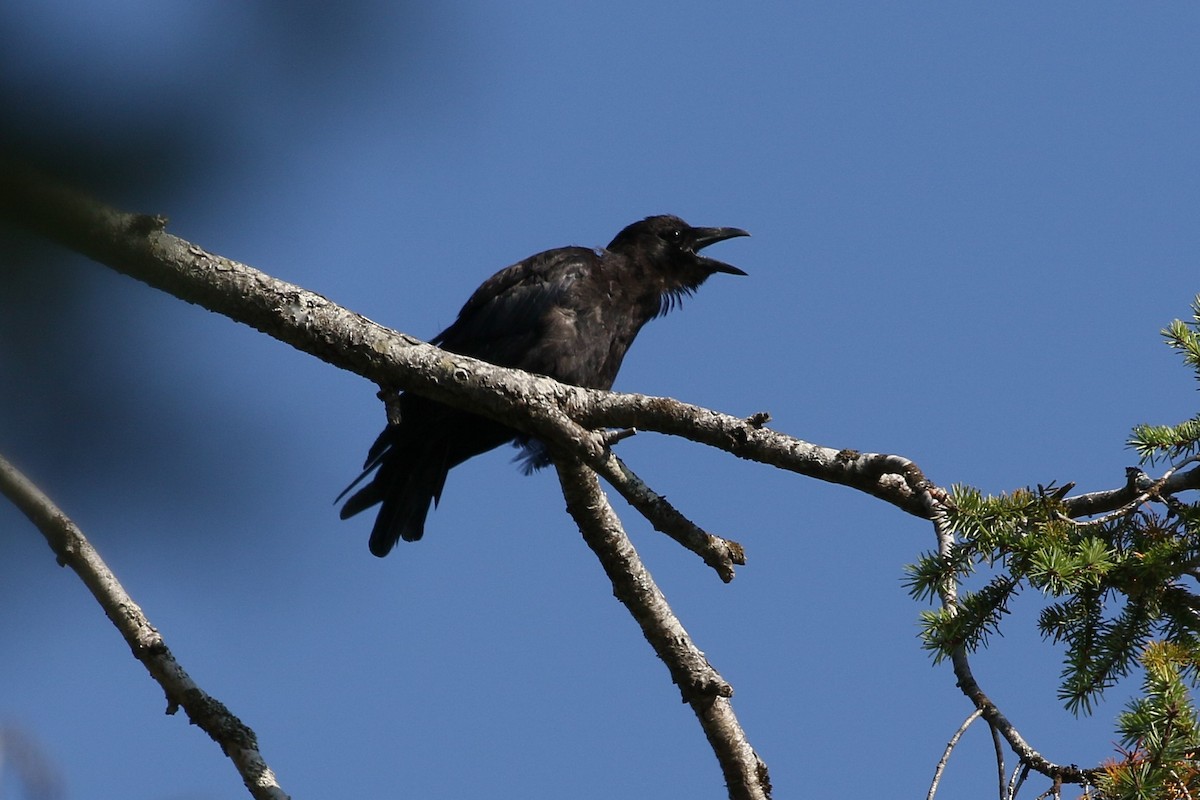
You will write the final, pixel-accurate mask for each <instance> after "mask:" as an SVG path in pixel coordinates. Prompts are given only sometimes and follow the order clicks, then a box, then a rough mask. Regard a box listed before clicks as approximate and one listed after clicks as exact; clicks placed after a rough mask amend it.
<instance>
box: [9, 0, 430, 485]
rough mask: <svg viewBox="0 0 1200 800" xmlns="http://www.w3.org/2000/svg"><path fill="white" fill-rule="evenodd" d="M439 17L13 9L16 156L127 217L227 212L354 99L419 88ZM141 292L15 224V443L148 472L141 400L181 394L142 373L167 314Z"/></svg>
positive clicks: (328, 10) (224, 9)
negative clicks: (260, 175)
mask: <svg viewBox="0 0 1200 800" xmlns="http://www.w3.org/2000/svg"><path fill="white" fill-rule="evenodd" d="M430 8H431V7H429V6H426V5H424V4H416V3H411V4H409V3H399V4H397V3H386V2H346V3H338V4H327V3H319V2H313V1H312V0H306V1H305V2H283V0H273V1H272V2H259V3H245V4H236V3H207V4H205V3H200V4H175V5H169V6H164V7H156V6H146V5H144V4H123V3H104V4H73V3H66V2H48V3H4V4H0V42H4V46H3V47H0V109H4V111H3V112H0V157H2V158H9V159H16V160H20V161H26V162H30V163H32V164H34V165H35V166H37V167H39V168H40V169H42V170H43V171H45V172H47V173H49V174H51V175H53V176H55V177H57V178H61V179H65V180H66V181H68V182H70V183H73V184H75V185H78V186H81V187H83V188H85V189H87V190H89V191H91V192H92V193H93V194H94V195H95V196H96V197H97V198H99V199H101V200H103V201H105V202H108V203H110V204H112V205H115V206H117V207H119V208H122V209H123V210H129V211H149V212H155V213H159V212H165V213H167V214H168V215H169V214H170V213H171V212H172V211H173V210H175V209H178V208H180V207H182V206H186V204H187V203H188V202H189V200H191V201H192V202H195V201H196V200H197V198H201V197H203V198H205V200H204V202H213V201H211V200H208V199H207V198H216V200H218V201H219V200H220V199H222V191H223V190H222V187H226V188H225V190H224V191H225V195H224V196H226V197H228V196H232V195H233V194H234V193H235V192H236V189H235V188H233V187H235V186H236V180H237V179H241V180H243V181H244V180H248V179H251V178H249V177H248V170H246V169H245V165H246V164H248V163H252V162H253V161H254V159H255V158H256V157H257V156H261V154H263V153H264V152H271V151H272V147H273V140H274V141H275V142H277V141H278V140H280V139H283V138H286V137H288V136H294V135H295V133H294V129H295V128H296V127H297V126H299V125H301V124H302V123H303V122H304V121H305V120H312V119H320V118H324V117H326V115H331V114H338V113H339V112H341V111H343V110H344V108H345V104H346V102H347V101H346V100H345V98H346V97H347V96H348V95H349V94H350V93H349V92H347V91H346V89H347V87H349V86H355V87H359V88H361V87H362V84H363V83H364V82H368V83H369V82H370V81H371V80H372V78H373V77H374V78H375V79H377V80H379V82H380V84H381V86H380V87H379V88H380V90H381V91H387V92H390V93H403V92H405V91H406V89H408V88H411V84H412V82H413V81H415V80H417V78H416V77H414V76H417V75H418V74H419V72H420V69H419V67H420V62H421V60H422V59H423V55H422V54H423V53H427V52H428V48H429V47H431V46H432V45H431V42H432V41H433V40H434V39H436V38H437V37H434V36H430V35H429V29H430V25H431V23H432V22H433V21H434V20H433V19H432V16H431V15H432V14H434V13H436V12H433V11H430V10H429V9H430ZM397 56H400V57H401V58H400V61H401V64H400V67H399V68H397V67H396V60H397ZM380 75H383V76H385V77H383V78H380V77H379V76H380ZM406 81H408V84H406ZM360 96H361V95H360ZM227 184H232V186H227ZM176 232H177V233H179V234H180V235H184V236H187V235H188V234H187V232H186V231H176ZM228 255H231V256H233V257H237V255H238V254H237V253H229V254H228ZM130 292H131V288H130V284H129V283H128V282H127V281H126V280H125V279H118V278H116V277H115V276H113V275H112V274H111V273H106V271H105V270H104V268H102V267H98V266H96V265H94V264H91V263H89V262H88V261H87V260H85V259H83V258H81V257H79V256H76V255H74V254H72V253H69V252H66V251H64V250H62V249H60V248H58V247H55V246H53V245H50V244H48V243H46V242H43V241H40V240H38V239H37V238H36V237H33V236H31V235H28V234H26V233H24V232H22V231H16V230H11V229H5V228H3V227H2V226H0V442H7V443H8V445H9V446H10V447H11V446H13V445H14V444H17V443H19V444H20V446H19V447H17V448H16V450H18V451H20V450H23V449H24V450H28V449H29V447H30V446H33V447H36V448H37V449H38V450H47V451H51V452H55V453H58V454H59V455H58V456H57V458H56V459H55V460H62V461H63V462H64V463H63V467H64V468H68V469H69V468H70V467H72V466H73V461H74V459H73V458H72V457H71V454H72V452H74V451H76V449H85V450H86V449H88V448H94V447H99V448H103V449H104V451H105V452H106V453H108V454H109V455H110V456H111V455H115V456H117V457H121V456H122V454H127V455H125V456H124V457H126V458H130V459H133V458H136V455H135V454H136V450H137V449H136V448H135V447H128V446H124V444H126V443H125V442H124V441H123V438H122V437H127V436H129V435H130V432H131V431H134V429H136V428H137V427H138V426H137V422H138V415H139V412H140V409H139V408H138V403H137V402H135V400H137V399H138V398H139V392H144V391H147V387H154V386H155V385H156V381H157V382H158V385H159V386H161V384H163V383H167V382H168V381H164V380H163V378H162V376H156V375H154V374H152V370H151V369H148V368H146V367H145V366H144V365H143V364H142V363H141V360H140V359H139V358H138V353H137V341H136V336H135V335H133V333H136V332H138V331H139V330H141V331H142V332H143V333H144V332H148V331H150V330H152V328H151V327H150V326H149V325H148V324H146V323H145V322H144V320H145V319H147V317H145V316H143V315H144V314H151V315H152V314H154V313H155V311H154V309H149V310H148V311H147V310H145V306H147V305H151V304H152V303H150V304H148V303H147V302H146V298H145V295H137V294H135V295H134V298H135V300H130V298H129V294H130ZM136 298H140V300H137V299H136ZM114 301H115V302H116V308H115V310H114V309H113V308H111V305H112V303H113V302H114ZM184 308H185V306H183V305H179V309H180V313H182V310H183V309H184ZM157 313H159V314H160V315H161V313H162V311H161V309H160V310H159V311H158V312H157ZM149 318H150V319H153V317H152V316H151V317H149ZM115 321H117V322H119V323H120V324H119V325H118V326H117V327H121V328H122V330H120V331H114V330H113V328H114V322H115ZM139 323H141V324H139ZM131 331H132V333H131ZM122 334H123V335H124V336H125V339H126V341H124V342H122V341H121V336H122ZM110 338H113V339H116V341H114V342H107V343H106V339H110ZM130 343H132V345H133V346H130ZM122 345H124V347H125V349H124V350H120V349H119V348H120V347H121V346H122ZM172 388H176V389H178V387H172ZM32 398H36V400H32ZM228 402H229V403H230V405H231V406H232V405H235V404H236V402H237V399H236V398H235V397H230V398H229V400H228ZM167 405H168V406H170V405H171V404H170V403H169V402H168V403H167ZM186 413H187V412H186V411H182V410H181V411H179V414H180V416H181V417H182V416H183V415H185V414H186ZM98 420H103V421H105V423H106V424H99V423H98V422H97V421H98ZM180 422H182V420H180ZM185 427H186V426H185ZM192 427H195V428H197V429H200V428H201V426H198V425H195V424H194V423H193V426H192ZM13 455H14V457H18V456H19V452H17V453H13Z"/></svg>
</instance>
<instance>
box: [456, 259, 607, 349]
mask: <svg viewBox="0 0 1200 800" xmlns="http://www.w3.org/2000/svg"><path fill="white" fill-rule="evenodd" d="M599 258H600V257H599V255H598V254H597V253H596V252H595V251H594V250H590V249H588V248H586V247H562V248H558V249H557V250H547V251H546V252H544V253H538V254H537V255H534V256H530V257H529V258H527V259H525V260H524V261H520V262H518V263H516V264H513V265H512V266H511V267H507V268H506V269H502V270H500V271H499V272H497V273H496V274H495V275H493V276H492V277H491V278H488V279H487V280H486V281H484V283H483V285H481V286H480V287H479V288H478V289H476V290H475V293H474V294H473V295H471V297H470V299H469V300H467V302H466V304H465V305H464V306H463V307H462V310H461V311H459V312H458V319H457V320H455V321H454V324H453V325H451V326H450V327H448V328H446V330H444V331H442V332H441V333H439V334H438V335H437V336H436V337H434V339H433V343H434V344H436V345H438V346H439V347H443V348H445V349H446V350H450V351H451V352H454V353H460V354H462V355H466V356H471V357H473V358H479V359H483V360H484V361H489V362H491V363H493V364H499V365H500V366H506V367H520V368H522V369H528V370H532V371H534V372H545V371H546V370H545V368H543V367H542V366H541V365H539V364H533V363H525V362H526V361H528V358H529V354H530V351H531V349H533V347H534V346H535V345H536V344H537V343H538V341H539V339H540V337H541V336H542V334H543V333H544V332H545V329H546V326H547V325H548V324H550V322H551V317H552V316H553V313H554V312H555V310H556V309H558V310H561V309H562V307H563V306H564V303H565V300H566V298H567V295H568V293H569V290H570V289H571V287H572V286H573V285H575V284H576V282H577V281H579V280H580V278H582V277H584V276H586V275H587V274H588V272H589V270H590V269H592V267H593V266H594V265H595V264H596V263H597V262H598V261H599Z"/></svg>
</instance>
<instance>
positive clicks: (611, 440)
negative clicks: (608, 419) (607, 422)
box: [600, 428, 638, 447]
mask: <svg viewBox="0 0 1200 800" xmlns="http://www.w3.org/2000/svg"><path fill="white" fill-rule="evenodd" d="M637 432H638V431H637V428H621V429H619V430H610V431H605V432H604V433H603V434H602V435H601V437H600V441H601V442H603V443H604V446H605V447H612V446H613V445H614V444H616V443H617V442H619V441H621V440H623V439H628V438H629V437H630V436H636V435H637Z"/></svg>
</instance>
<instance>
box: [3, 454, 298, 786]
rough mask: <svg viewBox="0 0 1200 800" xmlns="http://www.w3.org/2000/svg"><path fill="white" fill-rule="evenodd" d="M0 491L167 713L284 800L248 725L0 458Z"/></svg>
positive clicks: (68, 525) (247, 778) (61, 517)
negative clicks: (90, 603)
mask: <svg viewBox="0 0 1200 800" xmlns="http://www.w3.org/2000/svg"><path fill="white" fill-rule="evenodd" d="M0 493H2V494H4V496H5V497H7V498H8V499H9V500H10V501H12V503H13V505H15V506H16V507H17V508H19V509H20V510H21V512H22V513H23V514H25V516H26V517H28V518H29V521H30V522H32V523H33V524H34V525H35V526H37V528H38V530H40V531H41V532H42V535H43V536H45V537H46V541H47V542H49V544H50V548H51V549H52V550H54V553H55V555H57V556H58V563H59V564H60V565H62V566H67V567H70V568H71V569H72V570H74V571H75V573H76V574H77V575H78V576H79V577H80V579H82V580H83V582H84V584H85V585H86V586H87V587H88V589H89V590H90V591H91V593H92V596H93V597H95V598H96V601H97V602H99V603H100V607H101V608H103V609H104V613H105V614H106V615H108V618H109V620H111V621H112V623H113V625H115V626H116V627H117V630H119V631H120V632H121V635H122V636H123V637H124V638H125V641H126V643H128V645H129V647H130V649H132V650H133V655H134V657H135V658H136V659H137V660H138V661H141V662H142V665H143V666H145V667H146V670H147V671H148V672H149V673H150V677H152V678H154V680H155V681H157V682H158V684H159V685H160V686H162V688H163V691H164V692H165V693H166V696H167V713H168V714H174V713H175V712H176V711H177V710H179V709H180V708H183V710H184V711H185V712H186V713H187V716H188V720H189V721H191V723H192V724H193V725H197V726H199V727H200V728H201V729H202V730H203V731H204V732H205V733H207V734H208V735H209V736H210V737H211V738H212V740H213V741H214V742H216V743H217V744H219V745H220V746H221V749H222V750H223V751H225V755H227V756H228V757H229V758H230V760H232V761H233V764H234V766H235V767H236V768H237V771H238V772H239V773H240V774H241V776H242V780H243V781H244V782H245V784H246V788H247V789H249V790H250V794H251V795H252V796H253V797H255V798H258V799H259V800H288V795H287V794H286V793H284V791H283V789H281V788H280V787H279V783H278V782H277V781H276V780H275V774H274V773H273V772H272V771H271V768H270V767H268V766H267V763H266V761H265V760H264V759H263V757H262V754H260V753H259V751H258V739H257V737H256V736H255V735H254V731H252V730H251V729H250V728H249V727H247V726H246V725H245V724H244V723H243V722H242V721H241V720H239V719H238V718H237V717H236V716H234V715H233V714H232V713H230V711H229V709H227V708H226V707H225V706H224V705H223V704H222V703H221V702H220V701H218V700H217V699H215V698H214V697H212V696H211V695H209V694H208V693H207V692H205V691H204V690H203V689H201V688H200V687H199V686H197V685H196V682H195V681H193V680H192V678H191V677H190V676H189V675H188V674H187V672H186V671H185V670H184V669H183V667H182V666H180V665H179V662H177V661H176V660H175V657H174V656H172V655H171V651H170V650H169V649H167V645H166V642H165V641H163V637H162V635H161V634H160V633H159V632H158V630H157V629H156V628H155V627H154V626H153V625H151V624H150V620H148V619H147V618H146V615H145V614H144V613H143V612H142V609H141V608H140V607H139V606H138V604H137V603H135V602H134V601H133V598H132V597H130V596H129V595H128V594H127V593H126V592H125V589H124V587H122V586H121V583H120V581H118V580H117V577H116V575H114V574H113V573H112V571H111V570H110V569H109V568H108V565H106V564H105V563H104V561H103V560H102V559H101V558H100V555H99V554H98V553H97V552H96V551H95V549H94V548H93V547H92V546H91V544H90V543H89V542H88V540H87V539H86V538H84V535H83V532H82V531H80V530H79V528H78V527H77V526H76V525H75V523H74V522H72V521H71V520H70V519H69V518H68V517H67V515H66V514H64V513H63V512H62V511H60V510H59V509H58V507H57V506H55V505H54V503H53V502H52V501H51V500H50V498H49V497H47V496H46V495H45V494H43V493H42V492H41V490H39V489H38V488H37V487H36V486H35V485H34V484H33V483H32V482H31V481H30V480H29V479H28V478H26V477H25V476H24V475H23V474H21V472H20V471H18V470H17V469H16V467H14V466H12V464H10V463H8V461H6V460H5V459H4V458H3V457H2V456H0Z"/></svg>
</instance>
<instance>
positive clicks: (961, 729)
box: [925, 708, 1003, 800]
mask: <svg viewBox="0 0 1200 800" xmlns="http://www.w3.org/2000/svg"><path fill="white" fill-rule="evenodd" d="M982 714H983V712H982V711H980V710H979V709H978V708H977V709H975V710H974V711H972V712H971V714H970V716H968V717H967V718H966V719H965V720H963V724H962V725H959V726H958V730H956V731H955V732H954V735H953V736H951V737H950V741H948V742H946V749H945V750H943V751H942V757H941V758H940V759H938V763H937V768H936V769H934V771H933V782H932V783H930V784H929V792H928V793H927V794H926V795H925V798H926V800H934V797H935V796H936V795H937V790H938V784H939V783H941V781H942V773H943V772H945V771H946V762H948V761H949V760H950V754H951V753H952V752H954V747H955V745H957V744H958V740H959V739H961V738H962V735H963V734H964V733H966V731H967V728H969V727H971V723H972V722H974V721H975V720H977V719H979V717H980V716H981V715H982ZM1001 800H1003V798H1001Z"/></svg>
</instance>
